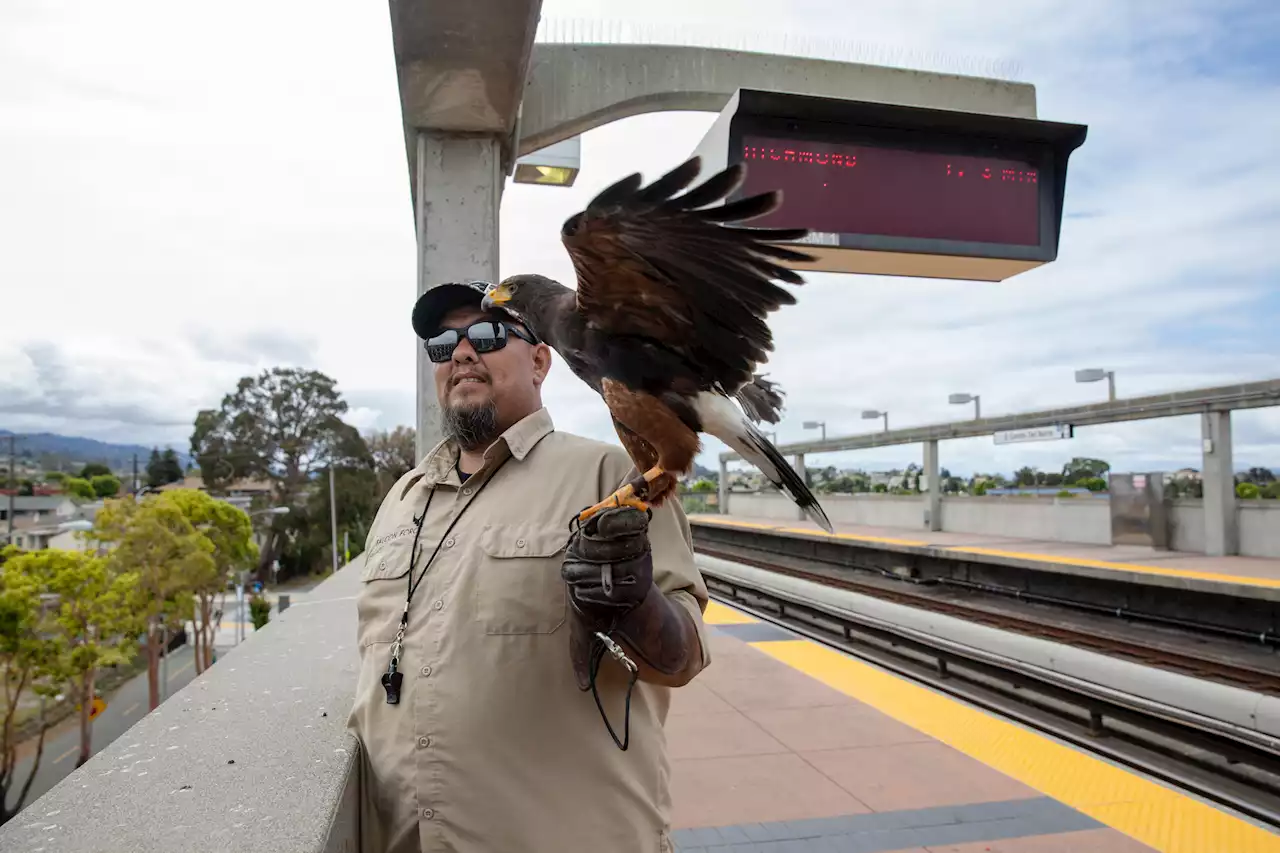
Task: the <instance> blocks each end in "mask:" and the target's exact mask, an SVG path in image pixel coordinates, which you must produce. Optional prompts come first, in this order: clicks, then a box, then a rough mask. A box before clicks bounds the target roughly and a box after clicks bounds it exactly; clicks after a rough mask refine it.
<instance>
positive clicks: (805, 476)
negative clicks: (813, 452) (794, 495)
mask: <svg viewBox="0 0 1280 853" xmlns="http://www.w3.org/2000/svg"><path fill="white" fill-rule="evenodd" d="M795 469H796V473H797V474H799V475H800V479H801V481H803V482H804V484H805V485H806V486H807V485H809V470H808V469H807V468H805V467H804V454H803V453H797V454H796V464H795ZM808 517H809V516H807V515H805V514H804V510H802V509H800V507H796V518H798V519H800V520H801V521H804V520H805V519H806V518H808Z"/></svg>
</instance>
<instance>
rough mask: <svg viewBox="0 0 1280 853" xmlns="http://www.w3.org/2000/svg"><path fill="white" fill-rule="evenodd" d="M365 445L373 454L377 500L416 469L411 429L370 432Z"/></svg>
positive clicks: (413, 439) (415, 451) (415, 448)
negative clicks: (376, 479) (376, 477)
mask: <svg viewBox="0 0 1280 853" xmlns="http://www.w3.org/2000/svg"><path fill="white" fill-rule="evenodd" d="M365 444H367V445H368V446H369V452H370V453H371V454H373V465H374V470H375V471H376V472H377V475H378V481H377V487H376V488H377V496H376V497H377V499H378V500H379V501H381V500H382V497H383V495H385V494H386V493H387V492H389V491H390V490H391V487H392V486H394V485H395V484H396V481H397V480H399V479H400V478H401V477H403V476H404V475H405V474H407V473H409V472H410V471H412V470H413V469H414V468H416V467H418V461H417V459H418V447H417V433H416V432H415V431H414V429H413V427H406V426H398V427H396V428H395V429H393V430H391V431H390V432H386V431H382V432H377V431H374V432H370V433H369V434H368V435H366V436H365Z"/></svg>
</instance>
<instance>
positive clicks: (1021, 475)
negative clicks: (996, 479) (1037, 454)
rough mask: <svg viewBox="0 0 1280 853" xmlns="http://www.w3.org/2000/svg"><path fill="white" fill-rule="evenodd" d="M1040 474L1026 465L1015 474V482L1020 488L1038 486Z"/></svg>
mask: <svg viewBox="0 0 1280 853" xmlns="http://www.w3.org/2000/svg"><path fill="white" fill-rule="evenodd" d="M1039 473H1040V472H1038V471H1037V470H1036V469H1035V468H1032V467H1031V466H1030V465H1024V466H1023V467H1021V468H1019V469H1018V470H1017V471H1014V472H1013V482H1014V484H1016V485H1019V486H1034V485H1035V484H1036V475H1037V474H1039Z"/></svg>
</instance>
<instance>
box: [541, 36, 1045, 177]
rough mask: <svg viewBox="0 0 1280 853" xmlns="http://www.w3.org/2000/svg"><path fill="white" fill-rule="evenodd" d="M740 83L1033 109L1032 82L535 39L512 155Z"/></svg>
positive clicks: (694, 107)
mask: <svg viewBox="0 0 1280 853" xmlns="http://www.w3.org/2000/svg"><path fill="white" fill-rule="evenodd" d="M740 88H751V89H766V90H774V91H785V92H795V93H797V94H801V95H817V96H822V97H833V98H849V99H852V100H862V101H875V102H880V103H892V104H902V105H906V106H917V107H929V108H934V109H947V110H957V111H961V112H975V113H986V114H989V115H997V116H1010V117H1015V118H1035V117H1036V90H1035V86H1033V85H1031V84H1030V83H1013V82H1008V81H1005V80H991V79H986V78H981V77H966V76H962V75H959V74H938V73H934V72H929V71H912V70H907V69H902V68H885V67H882V66H877V65H863V64H858V63H850V62H836V61H832V60H825V59H797V58H796V57H791V56H774V55H770V54H763V53H753V52H747V51H738V50H721V49H713V48H704V47H682V46H654V45H619V44H605V45H575V44H535V45H534V46H533V57H532V60H531V61H530V64H529V75H528V82H527V83H526V85H525V90H524V104H523V107H522V113H521V117H520V129H519V140H518V146H517V156H524V155H525V154H529V153H532V152H534V151H537V150H539V149H542V148H545V147H547V146H548V145H551V144H553V143H556V142H559V141H561V140H562V139H568V138H569V137H572V136H576V135H578V134H580V133H584V132H586V131H588V130H591V129H593V128H597V127H600V126H601V125H605V124H608V123H609V122H612V121H618V120H619V119H624V118H629V117H631V116H636V115H641V114H644V113H652V112H666V111H695V112H719V111H720V110H721V109H723V108H724V106H725V104H726V103H727V102H728V100H729V96H730V95H732V94H733V93H734V92H735V91H737V90H738V89H740Z"/></svg>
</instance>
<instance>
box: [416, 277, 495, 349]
mask: <svg viewBox="0 0 1280 853" xmlns="http://www.w3.org/2000/svg"><path fill="white" fill-rule="evenodd" d="M488 286H489V282H487V281H465V282H458V281H450V282H446V283H444V284H438V285H436V286H435V287H433V288H431V289H430V290H428V291H427V292H426V293H424V294H422V295H421V296H419V297H418V301H417V303H416V304H415V305H414V306H413V331H414V334H416V335H417V336H418V337H420V338H422V339H423V340H424V341H425V340H426V339H427V338H429V337H431V336H432V335H434V334H435V333H436V332H437V331H439V330H440V321H441V320H442V319H444V315H446V314H448V313H449V312H450V311H452V310H454V309H455V308H464V307H466V306H469V305H473V306H475V307H477V308H478V307H480V300H481V299H483V298H484V292H485V288H487V287H488ZM494 310H495V311H501V310H502V309H500V308H497V307H495V308H494ZM502 313H504V314H506V313H507V312H505V311H503V312H502ZM507 316H511V315H510V314H508V315H507Z"/></svg>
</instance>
